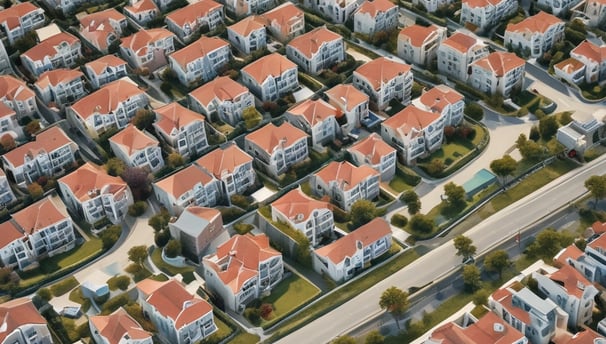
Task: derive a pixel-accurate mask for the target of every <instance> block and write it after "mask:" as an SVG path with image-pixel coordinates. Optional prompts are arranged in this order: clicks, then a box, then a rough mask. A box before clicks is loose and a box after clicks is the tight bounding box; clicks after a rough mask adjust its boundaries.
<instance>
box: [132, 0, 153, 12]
mask: <svg viewBox="0 0 606 344" xmlns="http://www.w3.org/2000/svg"><path fill="white" fill-rule="evenodd" d="M124 9H125V10H126V11H128V12H131V13H135V14H136V13H141V12H148V11H154V12H156V13H160V10H159V9H158V6H156V4H155V3H154V2H153V1H152V0H140V1H137V2H136V3H134V4H133V5H132V6H124Z"/></svg>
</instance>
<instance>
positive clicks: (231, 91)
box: [188, 76, 255, 127]
mask: <svg viewBox="0 0 606 344" xmlns="http://www.w3.org/2000/svg"><path fill="white" fill-rule="evenodd" d="M188 99H189V106H190V107H191V108H192V109H193V110H195V111H198V112H200V113H203V114H205V115H206V116H208V117H209V118H210V121H211V122H213V121H215V120H220V121H223V122H225V123H229V125H231V126H233V127H235V126H237V125H238V124H239V123H241V122H242V112H243V111H244V109H247V108H250V107H254V106H255V99H254V97H253V95H252V93H250V91H249V90H248V89H247V88H246V87H244V86H242V85H241V84H239V83H237V82H236V81H234V80H232V79H231V78H230V77H228V76H220V77H218V78H215V79H214V80H212V81H211V82H208V83H206V84H204V85H202V86H200V87H198V88H197V89H195V90H193V91H191V92H190V93H189V94H188Z"/></svg>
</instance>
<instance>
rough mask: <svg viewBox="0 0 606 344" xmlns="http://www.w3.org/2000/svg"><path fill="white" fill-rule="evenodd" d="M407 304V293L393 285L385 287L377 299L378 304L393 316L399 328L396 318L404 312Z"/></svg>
mask: <svg viewBox="0 0 606 344" xmlns="http://www.w3.org/2000/svg"><path fill="white" fill-rule="evenodd" d="M409 304H410V303H409V301H408V293H407V292H405V291H403V290H401V289H400V288H398V287H394V286H392V287H389V288H387V289H386V290H385V291H384V292H383V294H381V298H380V299H379V306H380V307H381V309H385V310H386V311H387V312H389V313H390V314H391V315H392V316H393V317H394V320H395V321H396V325H397V326H398V328H400V322H399V321H398V319H399V318H400V316H402V314H404V312H406V310H407V309H408V306H409Z"/></svg>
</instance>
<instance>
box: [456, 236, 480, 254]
mask: <svg viewBox="0 0 606 344" xmlns="http://www.w3.org/2000/svg"><path fill="white" fill-rule="evenodd" d="M454 247H455V249H456V250H457V256H461V257H463V260H466V259H467V258H471V257H472V256H473V255H474V254H476V249H477V248H476V246H475V245H474V244H473V240H471V239H470V238H468V237H466V236H464V235H462V234H461V235H457V236H456V237H455V238H454Z"/></svg>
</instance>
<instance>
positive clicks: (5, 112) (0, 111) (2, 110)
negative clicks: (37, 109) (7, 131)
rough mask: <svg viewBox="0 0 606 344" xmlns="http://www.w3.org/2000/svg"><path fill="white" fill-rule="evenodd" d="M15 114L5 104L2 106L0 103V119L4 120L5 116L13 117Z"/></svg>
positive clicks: (2, 103) (0, 102)
mask: <svg viewBox="0 0 606 344" xmlns="http://www.w3.org/2000/svg"><path fill="white" fill-rule="evenodd" d="M15 114H16V112H15V110H13V109H12V108H10V107H8V106H7V105H6V104H4V102H2V101H0V118H4V117H7V116H13V115H15ZM0 135H1V134H0Z"/></svg>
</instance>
